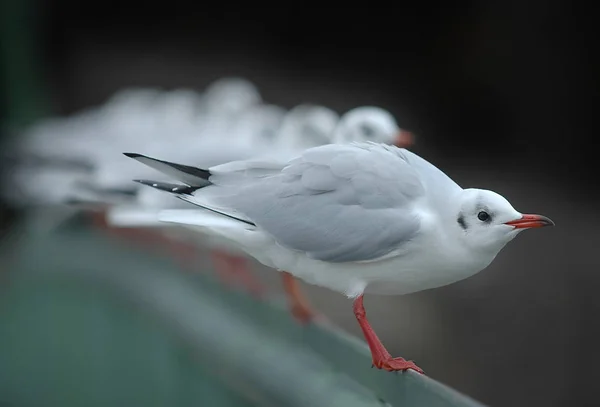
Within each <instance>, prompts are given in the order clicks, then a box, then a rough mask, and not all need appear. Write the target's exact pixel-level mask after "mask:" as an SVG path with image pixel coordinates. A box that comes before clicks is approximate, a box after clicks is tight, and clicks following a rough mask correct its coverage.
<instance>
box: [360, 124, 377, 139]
mask: <svg viewBox="0 0 600 407" xmlns="http://www.w3.org/2000/svg"><path fill="white" fill-rule="evenodd" d="M360 130H361V131H362V133H363V134H364V135H365V137H368V138H371V137H373V136H374V135H375V130H374V129H373V127H371V126H368V125H366V124H363V125H362V126H360Z"/></svg>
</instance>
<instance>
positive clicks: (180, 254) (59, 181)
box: [1, 77, 414, 322]
mask: <svg viewBox="0 0 600 407" xmlns="http://www.w3.org/2000/svg"><path fill="white" fill-rule="evenodd" d="M355 141H359V142H360V141H372V142H377V143H385V144H393V145H397V146H399V147H405V148H409V147H410V146H411V145H412V144H413V143H414V136H413V134H412V133H411V132H410V131H407V130H405V129H402V128H401V127H400V126H399V125H398V123H397V121H396V119H395V118H394V116H393V115H392V114H391V113H390V112H388V111H386V110H385V109H383V108H380V107H376V106H359V107H356V108H354V109H351V110H349V111H348V112H345V113H343V114H341V115H340V114H338V113H337V112H335V111H334V110H333V109H331V108H329V107H327V106H322V105H314V104H308V103H307V104H300V105H297V106H295V107H293V108H291V109H289V110H287V109H285V108H283V107H280V106H278V105H274V104H270V103H268V102H267V101H265V100H263V98H262V96H261V93H260V90H259V89H258V87H257V86H256V85H255V84H253V83H252V82H251V81H249V80H247V79H245V78H241V77H224V78H221V79H218V80H216V81H214V82H213V83H211V84H209V85H208V86H207V87H206V89H204V91H203V92H199V91H196V90H192V89H186V88H179V89H175V90H159V89H156V88H127V89H123V90H121V91H119V92H117V93H116V94H114V95H113V96H112V97H111V98H109V100H108V101H107V102H106V103H105V104H103V105H101V106H98V107H93V108H88V109H85V110H83V111H80V112H78V113H76V114H74V115H71V116H68V117H53V118H47V119H43V120H40V121H38V122H37V123H35V124H33V125H32V126H30V127H29V128H27V129H26V130H24V131H23V132H22V134H19V135H18V137H14V138H12V139H10V142H9V144H8V145H7V146H6V147H5V149H4V151H5V157H4V160H3V162H4V169H3V171H2V180H1V181H2V182H1V185H2V195H3V198H4V199H5V200H6V201H7V202H9V203H10V204H11V205H12V206H14V207H16V208H20V209H29V210H34V212H35V213H37V214H38V215H41V216H45V214H46V216H45V218H46V224H49V225H50V227H54V226H56V225H58V224H59V223H60V222H62V221H64V220H65V219H67V218H69V217H71V216H73V215H75V214H80V213H84V214H87V215H90V216H91V217H92V218H93V219H94V220H95V225H96V226H98V227H99V228H101V229H102V230H104V231H107V232H110V234H111V235H113V236H119V237H120V238H126V239H129V240H133V241H136V242H138V243H139V242H145V243H146V244H149V245H150V246H149V247H148V248H149V249H150V250H163V251H164V250H165V249H166V250H167V251H168V252H169V254H170V255H172V256H174V257H175V258H176V259H177V260H178V261H180V262H181V263H182V264H183V265H184V266H186V267H194V266H193V265H194V264H195V262H194V257H195V256H196V248H198V247H204V248H208V249H209V250H210V252H211V260H212V262H213V265H214V268H215V269H216V271H217V273H218V277H219V278H220V279H221V280H222V281H224V282H225V283H227V284H233V285H239V284H241V285H242V286H243V287H245V288H246V289H247V290H248V291H249V292H250V293H252V294H253V295H257V296H264V295H265V292H264V291H265V290H264V288H263V287H262V286H261V284H260V283H259V282H258V281H257V280H256V279H255V278H253V277H252V275H251V274H250V273H249V266H248V258H247V256H246V255H245V254H243V253H242V251H241V250H239V249H237V248H236V247H235V246H234V245H232V244H230V243H228V242H225V241H224V240H223V239H220V238H217V237H215V236H212V235H206V234H204V235H199V234H198V233H192V232H191V231H190V230H189V229H190V228H187V227H186V226H185V225H183V226H182V225H177V226H173V225H172V224H168V223H164V222H161V221H159V219H158V214H159V212H160V210H161V209H166V208H189V204H187V203H186V202H184V201H181V200H178V199H175V198H174V197H173V196H172V195H171V194H166V193H163V192H160V191H157V190H156V189H153V188H148V187H145V186H143V185H140V183H135V182H134V180H137V181H140V182H141V183H143V182H144V181H143V180H144V179H153V180H162V181H165V182H169V181H172V180H173V179H168V178H164V179H163V178H161V176H162V177H164V174H160V173H159V172H158V171H154V170H153V169H152V168H149V167H146V166H143V165H140V164H139V163H138V162H136V161H134V160H131V159H130V158H128V157H126V156H124V155H123V153H124V152H127V151H136V152H139V153H143V154H147V155H150V156H159V157H161V158H162V159H165V160H169V161H175V162H180V163H187V164H189V165H201V166H203V167H204V168H207V167H211V166H214V165H218V164H221V163H226V162H230V161H235V160H242V159H248V158H254V157H257V158H260V157H261V156H262V155H271V156H272V155H273V154H277V156H278V157H281V158H282V159H285V158H286V157H292V156H293V155H294V154H295V153H297V152H300V151H302V150H305V149H306V148H310V147H314V146H318V145H323V144H330V143H351V142H355ZM166 185H169V184H166ZM191 229H193V227H191ZM195 231H196V232H197V230H195ZM283 288H284V290H285V292H286V293H287V295H288V297H289V300H290V307H291V312H292V314H293V315H294V316H295V317H296V318H297V319H298V320H299V321H301V322H307V321H308V320H310V319H311V318H313V317H314V315H313V311H312V310H311V309H310V307H309V306H308V305H307V301H306V300H305V299H304V298H303V296H302V295H301V294H300V292H299V290H298V287H297V286H296V283H295V281H294V279H293V278H292V277H291V275H289V274H287V273H284V275H283Z"/></svg>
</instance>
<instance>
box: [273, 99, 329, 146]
mask: <svg viewBox="0 0 600 407" xmlns="http://www.w3.org/2000/svg"><path fill="white" fill-rule="evenodd" d="M338 120H339V116H338V114H337V113H336V112H335V111H333V110H331V109H330V108H328V107H325V106H320V105H313V104H301V105H298V106H295V107H293V108H292V109H290V110H289V111H288V112H287V114H286V115H285V117H284V119H283V122H282V124H281V127H280V129H279V131H278V133H279V138H280V140H281V143H282V144H284V145H286V146H289V147H291V148H310V147H316V146H319V145H322V144H329V143H330V142H331V141H330V139H331V134H332V133H333V131H334V129H335V127H336V125H337V123H338Z"/></svg>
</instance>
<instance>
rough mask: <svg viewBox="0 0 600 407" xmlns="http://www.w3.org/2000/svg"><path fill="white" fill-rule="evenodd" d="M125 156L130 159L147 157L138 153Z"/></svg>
mask: <svg viewBox="0 0 600 407" xmlns="http://www.w3.org/2000/svg"><path fill="white" fill-rule="evenodd" d="M123 155H124V156H126V157H129V158H140V157H145V155H142V154H138V153H123Z"/></svg>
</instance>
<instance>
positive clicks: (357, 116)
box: [332, 106, 414, 148]
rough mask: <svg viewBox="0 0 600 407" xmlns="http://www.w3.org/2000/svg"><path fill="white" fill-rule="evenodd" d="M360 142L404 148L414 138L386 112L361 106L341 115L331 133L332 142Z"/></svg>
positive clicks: (410, 143) (411, 142) (377, 108)
mask: <svg viewBox="0 0 600 407" xmlns="http://www.w3.org/2000/svg"><path fill="white" fill-rule="evenodd" d="M362 141H372V142H374V143H383V144H389V145H396V146H398V147H402V148H406V147H410V146H411V145H412V144H413V143H414V138H413V135H412V133H410V132H408V131H406V130H403V129H401V128H400V127H398V123H397V122H396V119H395V118H394V116H393V115H392V114H391V113H390V112H388V111H387V110H385V109H382V108H379V107H373V106H362V107H357V108H354V109H352V110H349V111H348V112H346V113H345V114H344V115H342V117H341V118H340V121H339V123H338V125H337V127H336V129H335V131H334V132H333V136H332V142H333V143H338V144H347V143H352V142H362Z"/></svg>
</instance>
